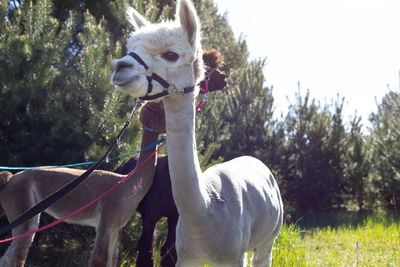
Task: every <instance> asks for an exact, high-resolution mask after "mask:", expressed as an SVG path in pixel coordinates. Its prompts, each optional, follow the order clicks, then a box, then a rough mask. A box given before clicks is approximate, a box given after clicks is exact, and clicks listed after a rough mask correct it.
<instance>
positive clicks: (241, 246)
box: [111, 0, 283, 267]
mask: <svg viewBox="0 0 400 267" xmlns="http://www.w3.org/2000/svg"><path fill="white" fill-rule="evenodd" d="M129 12H131V22H132V24H133V25H134V26H135V28H136V32H135V33H133V34H132V36H131V37H130V38H129V40H128V43H127V48H128V52H129V55H127V56H125V57H123V58H121V59H117V60H114V61H113V66H114V72H113V74H112V77H111V81H112V83H114V84H115V85H117V88H118V90H120V91H122V92H125V93H128V94H130V95H132V96H134V97H143V96H146V97H148V96H154V95H157V94H160V93H162V92H165V94H168V95H167V96H165V98H164V99H163V101H164V108H165V113H166V130H167V145H168V154H169V158H168V159H169V169H170V175H171V182H172V190H173V195H174V199H175V202H176V206H177V208H178V211H179V214H180V218H179V222H178V225H177V229H176V249H177V254H178V262H177V264H176V266H200V265H203V264H211V265H212V266H214V267H215V266H244V265H245V255H246V252H247V251H250V250H252V251H253V255H254V257H253V260H252V264H253V265H254V266H269V265H270V264H271V261H272V247H273V243H274V239H275V237H276V236H277V234H278V232H279V229H280V227H281V225H282V218H283V205H282V200H281V197H280V192H279V189H278V186H277V183H276V181H275V179H274V177H273V176H272V174H271V172H270V170H269V169H268V168H267V167H266V166H265V165H264V164H263V163H262V162H261V161H259V160H257V159H255V158H252V157H248V156H246V157H240V158H236V159H233V160H231V161H229V162H225V163H222V164H218V165H216V166H213V167H211V168H209V169H208V170H206V171H205V172H204V173H202V171H201V169H200V166H199V161H198V158H197V151H196V142H195V128H194V125H195V124H194V122H195V98H196V94H197V90H198V88H197V87H196V89H195V90H194V92H193V85H194V84H196V82H197V80H198V78H199V77H202V68H201V64H202V62H201V51H202V49H201V46H200V25H199V22H198V17H197V14H196V11H195V10H194V7H193V4H192V3H191V1H190V0H181V1H178V6H177V13H176V18H177V19H176V21H173V22H164V23H162V24H158V25H151V24H150V23H149V22H147V21H146V20H145V19H144V18H143V17H142V16H141V15H140V14H139V13H138V12H136V11H134V10H130V11H129ZM146 68H148V69H147V70H146ZM152 72H153V73H156V74H158V75H159V76H161V77H162V78H163V80H165V81H167V82H168V83H169V84H172V86H169V87H168V85H165V84H164V85H162V83H163V82H159V81H157V80H151V79H148V78H146V75H147V76H148V77H150V76H151V75H152ZM153 76H154V75H153ZM149 84H152V86H149ZM166 87H168V88H166ZM183 88H185V90H183ZM149 89H152V90H151V91H150V90H149ZM179 91H185V93H183V92H181V93H177V92H179ZM146 97H145V98H146Z"/></svg>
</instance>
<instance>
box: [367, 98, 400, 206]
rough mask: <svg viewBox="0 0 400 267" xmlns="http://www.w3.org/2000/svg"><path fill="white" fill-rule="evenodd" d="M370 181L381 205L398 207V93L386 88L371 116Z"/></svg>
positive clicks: (399, 158)
mask: <svg viewBox="0 0 400 267" xmlns="http://www.w3.org/2000/svg"><path fill="white" fill-rule="evenodd" d="M371 122H372V125H373V126H372V129H371V146H372V148H371V158H372V159H373V160H372V161H371V164H372V171H373V172H372V173H371V175H372V177H373V182H374V184H375V186H376V187H377V189H378V190H379V196H380V200H381V201H382V204H383V205H384V207H386V208H387V209H390V210H398V209H399V203H400V130H399V129H400V94H399V93H398V92H394V91H390V92H389V93H387V94H386V95H385V96H384V97H383V99H382V102H381V103H380V104H378V111H377V112H376V113H373V114H372V115H371Z"/></svg>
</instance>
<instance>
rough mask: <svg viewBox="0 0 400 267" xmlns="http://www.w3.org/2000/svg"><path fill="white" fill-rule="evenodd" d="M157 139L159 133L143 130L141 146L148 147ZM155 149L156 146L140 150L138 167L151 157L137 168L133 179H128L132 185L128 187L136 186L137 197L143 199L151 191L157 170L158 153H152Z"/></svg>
mask: <svg viewBox="0 0 400 267" xmlns="http://www.w3.org/2000/svg"><path fill="white" fill-rule="evenodd" d="M157 139H158V133H153V132H149V131H146V130H143V135H142V144H141V148H142V149H144V148H146V147H147V146H149V145H151V144H153V143H154V142H156V141H157ZM155 149H156V147H152V148H150V149H147V150H144V151H142V152H140V154H139V159H138V162H137V164H136V167H138V166H139V165H141V164H142V163H143V162H144V161H145V160H146V159H147V158H149V157H150V158H149V159H148V160H147V161H146V162H145V163H144V164H143V166H141V167H140V168H139V169H137V171H136V172H135V173H134V177H132V179H128V183H130V186H129V187H127V188H132V187H133V188H134V192H135V197H136V198H139V199H142V198H143V197H144V196H145V195H146V193H147V192H148V191H149V189H150V187H151V185H152V183H153V180H154V174H155V171H156V167H155V166H156V163H157V153H154V154H153V155H152V153H153V152H154V151H155Z"/></svg>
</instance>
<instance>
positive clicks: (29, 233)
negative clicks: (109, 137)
mask: <svg viewBox="0 0 400 267" xmlns="http://www.w3.org/2000/svg"><path fill="white" fill-rule="evenodd" d="M209 75H210V74H209ZM206 90H207V92H208V81H207V82H206ZM206 98H207V94H205V95H204V99H203V100H201V101H200V102H199V103H198V104H197V106H196V111H198V110H199V108H200V107H201V106H202V105H203V104H204V102H205V100H206ZM166 142H167V141H164V142H163V143H162V144H161V145H159V147H158V148H157V149H156V150H155V151H154V152H153V153H151V155H150V156H148V157H147V158H146V159H145V160H144V161H143V162H142V163H141V164H139V165H138V166H137V167H136V168H135V169H134V170H132V171H131V172H130V173H128V175H126V176H125V177H124V178H123V179H121V180H120V181H118V183H116V184H115V185H114V186H112V187H111V188H110V189H108V190H107V191H105V192H104V193H103V194H101V195H99V196H98V197H97V198H96V199H94V200H92V201H91V202H89V203H87V204H86V205H84V206H82V207H80V208H79V209H77V210H76V211H74V212H72V213H70V214H68V215H67V216H65V217H63V218H61V219H59V220H56V221H54V222H52V223H50V224H48V225H45V226H42V227H40V228H38V229H36V230H33V231H30V232H28V233H25V234H21V235H18V236H14V237H10V238H7V239H3V240H0V243H6V242H9V241H12V240H14V239H19V238H23V237H26V236H29V235H33V234H35V233H37V232H40V231H43V230H46V229H48V228H50V227H53V226H54V225H57V224H59V223H60V222H63V221H65V220H67V219H68V218H70V217H72V216H74V215H75V214H77V213H79V212H81V211H83V210H85V209H86V208H88V207H90V206H91V205H93V204H94V203H95V202H97V201H99V200H100V199H101V198H103V197H105V196H106V195H108V194H109V193H110V192H111V191H113V190H114V189H115V188H117V187H118V186H119V185H120V184H122V183H123V182H125V181H126V180H127V179H128V178H129V177H130V176H131V175H132V174H134V173H135V172H136V171H137V170H138V169H139V168H141V167H142V166H143V165H144V164H145V163H146V162H147V161H148V160H149V159H150V158H151V157H152V156H154V154H155V153H156V152H157V151H159V150H160V149H161V148H162V147H163V146H164V145H165V144H166Z"/></svg>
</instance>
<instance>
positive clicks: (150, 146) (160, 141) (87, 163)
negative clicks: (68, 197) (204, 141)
mask: <svg viewBox="0 0 400 267" xmlns="http://www.w3.org/2000/svg"><path fill="white" fill-rule="evenodd" d="M164 141H165V138H161V139H160V140H158V141H157V142H154V143H153V144H151V145H149V146H147V147H145V148H143V149H141V150H138V151H135V152H132V153H129V154H125V155H122V156H118V157H114V158H110V159H109V160H108V161H112V160H116V159H120V158H124V157H129V156H131V155H134V154H138V153H140V152H143V151H145V150H147V149H150V148H152V147H155V146H156V145H158V144H161V143H162V142H164ZM95 163H96V161H89V162H83V163H75V164H66V165H58V166H40V167H6V166H0V170H11V171H12V170H14V171H15V170H36V169H55V168H63V167H68V168H69V167H78V166H87V165H93V164H95Z"/></svg>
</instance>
